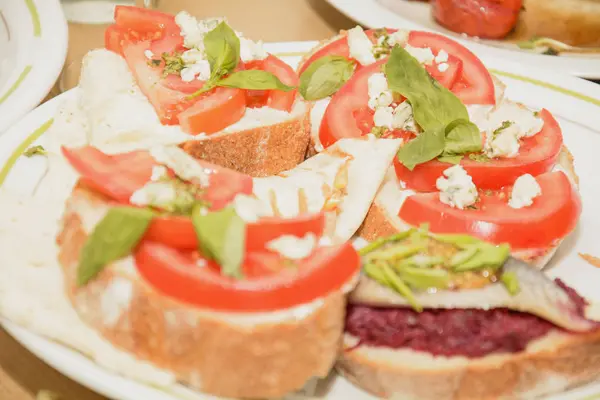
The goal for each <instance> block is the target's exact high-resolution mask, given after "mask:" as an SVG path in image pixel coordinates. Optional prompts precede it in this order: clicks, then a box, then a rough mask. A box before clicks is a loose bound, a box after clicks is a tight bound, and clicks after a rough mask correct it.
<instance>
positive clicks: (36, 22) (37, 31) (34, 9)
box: [25, 0, 42, 37]
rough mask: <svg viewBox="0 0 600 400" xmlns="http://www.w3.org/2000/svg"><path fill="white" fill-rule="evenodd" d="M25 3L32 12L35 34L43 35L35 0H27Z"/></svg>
mask: <svg viewBox="0 0 600 400" xmlns="http://www.w3.org/2000/svg"><path fill="white" fill-rule="evenodd" d="M25 4H26V5H27V8H28V9H29V14H31V22H32V23H33V36H36V37H40V36H42V24H41V23H40V14H39V13H38V10H37V7H36V6H35V3H34V0H25Z"/></svg>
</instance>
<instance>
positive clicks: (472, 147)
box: [444, 120, 483, 155]
mask: <svg viewBox="0 0 600 400" xmlns="http://www.w3.org/2000/svg"><path fill="white" fill-rule="evenodd" d="M446 132H447V133H446V145H445V147H444V153H445V154H454V155H456V154H464V153H475V152H478V151H481V149H482V148H483V146H482V143H481V133H480V132H479V128H478V127H477V125H475V124H474V123H472V122H469V121H467V120H456V121H454V122H452V123H451V124H449V125H448V127H447V128H446Z"/></svg>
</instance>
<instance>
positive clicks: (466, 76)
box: [408, 31, 496, 104]
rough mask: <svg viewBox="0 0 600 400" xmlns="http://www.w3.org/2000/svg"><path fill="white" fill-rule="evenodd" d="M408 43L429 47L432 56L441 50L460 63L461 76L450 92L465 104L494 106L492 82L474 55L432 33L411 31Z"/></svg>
mask: <svg viewBox="0 0 600 400" xmlns="http://www.w3.org/2000/svg"><path fill="white" fill-rule="evenodd" d="M408 43H409V44H410V45H411V46H413V47H421V48H424V47H429V48H430V49H431V51H432V52H433V54H438V53H439V52H440V51H441V50H444V51H445V52H446V53H448V54H450V55H452V56H454V57H456V58H458V59H459V60H461V61H462V74H461V77H460V79H459V80H458V82H457V83H456V84H454V85H453V87H452V92H453V93H454V94H456V96H458V98H460V99H461V101H462V102H463V103H465V104H496V97H495V89H494V81H493V80H492V76H491V75H490V72H489V71H488V70H487V68H486V67H485V65H483V63H482V62H481V60H480V59H479V58H477V56H476V55H475V54H473V53H472V52H471V51H470V50H468V49H467V48H466V47H464V46H463V45H461V44H459V43H457V42H455V41H454V40H452V39H450V38H448V37H446V36H443V35H439V34H437V33H432V32H421V31H411V32H410V35H409V37H408Z"/></svg>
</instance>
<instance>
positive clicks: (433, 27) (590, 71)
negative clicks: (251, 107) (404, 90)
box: [327, 0, 600, 79]
mask: <svg viewBox="0 0 600 400" xmlns="http://www.w3.org/2000/svg"><path fill="white" fill-rule="evenodd" d="M395 1H398V2H401V3H402V4H401V12H400V13H399V12H393V11H390V10H389V9H388V8H386V7H384V6H383V5H381V4H380V3H379V1H378V0H327V2H328V3H330V4H331V5H332V6H334V7H335V8H337V9H338V10H339V11H340V12H342V13H344V14H345V15H347V16H348V17H350V18H352V19H353V20H355V21H356V22H358V23H360V24H361V25H364V26H366V27H368V28H380V27H382V26H386V27H388V28H403V29H414V30H425V31H434V32H439V33H443V34H446V35H449V36H452V38H453V39H455V40H458V41H460V42H461V43H462V44H464V45H465V46H467V47H469V48H470V49H471V50H472V51H474V52H475V53H477V54H478V55H479V56H483V55H488V56H493V57H498V58H502V59H504V60H510V61H513V62H517V63H520V64H523V65H528V66H531V67H538V68H544V69H554V70H556V71H557V72H562V73H565V74H570V75H574V76H579V77H582V78H589V79H600V54H594V55H587V56H586V55H562V56H548V55H543V54H535V53H532V52H528V51H524V50H521V49H519V48H518V47H517V46H516V45H514V46H508V45H504V46H507V48H502V47H498V43H494V45H491V44H492V43H485V42H483V41H480V42H478V41H475V40H473V39H467V38H465V37H463V36H462V35H458V34H456V33H454V32H451V31H449V30H446V29H444V28H443V27H442V26H440V25H439V24H437V23H436V22H435V21H434V20H433V19H432V18H431V16H430V10H429V4H427V3H423V2H419V1H407V0H395Z"/></svg>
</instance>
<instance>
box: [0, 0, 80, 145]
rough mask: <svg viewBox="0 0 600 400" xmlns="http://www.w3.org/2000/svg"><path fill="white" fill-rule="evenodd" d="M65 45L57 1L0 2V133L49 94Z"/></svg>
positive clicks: (24, 0)
mask: <svg viewBox="0 0 600 400" xmlns="http://www.w3.org/2000/svg"><path fill="white" fill-rule="evenodd" d="M67 43H68V29H67V22H66V21H65V17H64V15H63V13H62V9H61V5H60V2H59V0H0V133H2V132H4V131H5V130H6V129H7V128H8V127H9V126H10V125H11V124H12V123H13V122H15V121H17V120H18V119H19V118H21V117H22V116H23V115H25V114H26V113H27V112H29V111H31V110H32V109H33V108H35V107H36V106H37V105H38V104H39V103H40V102H41V101H42V100H43V99H44V98H45V97H46V95H47V94H48V93H49V92H50V90H51V89H52V87H53V86H54V83H55V82H56V79H57V78H58V76H59V74H60V71H61V69H62V66H63V64H64V62H65V57H66V55H67Z"/></svg>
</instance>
